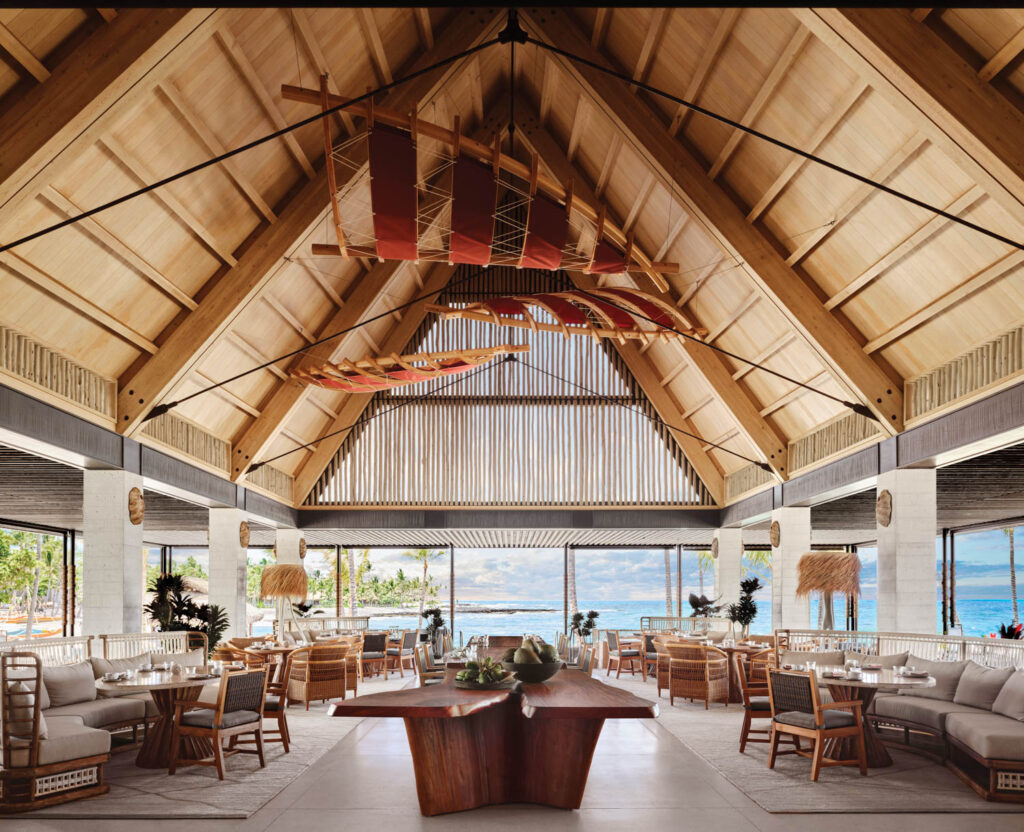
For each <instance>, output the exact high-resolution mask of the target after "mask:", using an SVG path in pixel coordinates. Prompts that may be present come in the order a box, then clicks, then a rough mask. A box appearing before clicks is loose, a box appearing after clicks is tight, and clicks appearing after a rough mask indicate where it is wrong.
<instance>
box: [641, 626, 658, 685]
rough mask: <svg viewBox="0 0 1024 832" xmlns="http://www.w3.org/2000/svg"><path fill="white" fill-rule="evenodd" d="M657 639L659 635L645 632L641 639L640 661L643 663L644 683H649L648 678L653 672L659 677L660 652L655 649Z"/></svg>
mask: <svg viewBox="0 0 1024 832" xmlns="http://www.w3.org/2000/svg"><path fill="white" fill-rule="evenodd" d="M657 637H658V634H657V633H649V632H646V631H645V632H644V633H643V634H642V635H641V638H640V654H641V655H640V659H641V661H642V662H643V668H644V672H643V677H644V682H646V681H647V676H648V674H649V673H650V672H651V671H652V670H653V671H654V675H655V676H657V675H658V651H657V650H655V649H654V640H655V639H656V638H657Z"/></svg>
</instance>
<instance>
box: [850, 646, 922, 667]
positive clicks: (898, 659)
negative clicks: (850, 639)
mask: <svg viewBox="0 0 1024 832" xmlns="http://www.w3.org/2000/svg"><path fill="white" fill-rule="evenodd" d="M845 655H846V661H848V662H860V663H861V664H862V665H863V664H880V665H882V668H883V669H884V670H892V669H893V667H896V666H897V665H901V664H906V663H907V656H909V655H910V653H907V652H904V653H892V654H890V655H888V656H869V655H868V654H867V653H858V652H857V651H856V650H847V651H846V654H845Z"/></svg>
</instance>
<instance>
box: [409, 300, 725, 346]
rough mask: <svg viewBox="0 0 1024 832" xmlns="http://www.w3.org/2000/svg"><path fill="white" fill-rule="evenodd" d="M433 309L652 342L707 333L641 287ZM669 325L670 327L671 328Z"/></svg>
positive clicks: (506, 322) (430, 306) (522, 325)
mask: <svg viewBox="0 0 1024 832" xmlns="http://www.w3.org/2000/svg"><path fill="white" fill-rule="evenodd" d="M426 309H427V311H428V312H433V313H435V314H437V315H440V316H441V317H442V318H464V319H466V320H471V321H483V322H485V323H491V324H495V325H496V326H511V327H516V328H518V329H529V330H533V331H535V332H536V331H542V332H560V333H562V334H563V335H565V336H566V337H568V336H569V335H586V336H589V337H591V338H595V339H598V338H614V339H615V340H617V341H619V342H625V340H626V339H633V340H640V341H643V342H645V343H646V342H649V341H654V340H664V339H668V338H678V337H679V336H680V334H681V333H682V334H686V335H690V336H692V337H703V336H704V335H707V330H705V329H695V328H694V327H693V325H692V324H691V323H690V321H689V320H688V319H687V318H686V316H685V315H684V314H683V313H682V312H680V311H679V310H678V309H677V308H676V307H674V306H673V305H672V304H670V303H665V302H664V301H663V300H661V299H660V298H658V297H655V296H654V295H650V294H648V293H646V292H641V291H640V290H638V289H620V288H607V289H594V290H592V291H589V292H582V291H572V292H553V293H546V294H536V295H513V296H509V297H501V298H489V299H487V300H483V301H480V302H478V303H470V304H468V305H466V306H459V307H455V306H443V305H441V304H436V303H430V304H427V306H426ZM531 309H539V310H541V311H542V312H543V313H546V314H545V315H544V318H546V319H547V320H538V319H537V318H536V317H535V316H534V315H533V314H532V313H531V311H530V310H531ZM665 327H669V328H668V329H665Z"/></svg>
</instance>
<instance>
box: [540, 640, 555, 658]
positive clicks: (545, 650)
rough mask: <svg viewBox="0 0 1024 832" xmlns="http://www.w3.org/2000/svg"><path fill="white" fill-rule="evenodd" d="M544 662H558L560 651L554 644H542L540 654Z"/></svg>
mask: <svg viewBox="0 0 1024 832" xmlns="http://www.w3.org/2000/svg"><path fill="white" fill-rule="evenodd" d="M538 655H539V656H540V658H541V661H543V662H557V661H558V653H557V652H556V651H555V647H554V645H553V644H542V645H541V646H540V653H539V654H538Z"/></svg>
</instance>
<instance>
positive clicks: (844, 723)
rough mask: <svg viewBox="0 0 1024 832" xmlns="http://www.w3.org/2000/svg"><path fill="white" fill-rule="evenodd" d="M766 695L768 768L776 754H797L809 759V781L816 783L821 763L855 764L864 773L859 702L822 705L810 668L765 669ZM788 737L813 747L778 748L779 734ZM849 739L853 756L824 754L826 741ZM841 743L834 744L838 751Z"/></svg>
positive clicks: (865, 759)
mask: <svg viewBox="0 0 1024 832" xmlns="http://www.w3.org/2000/svg"><path fill="white" fill-rule="evenodd" d="M768 696H769V699H770V702H771V707H772V736H771V746H770V749H769V752H768V768H775V758H776V757H777V756H778V755H780V754H799V755H800V756H801V757H809V758H810V760H811V780H812V781H813V782H817V780H818V773H819V772H820V771H821V767H822V766H859V768H860V773H861V775H863V776H866V775H867V773H868V765H867V756H866V754H865V752H864V721H863V719H861V713H860V708H861V703H860V702H858V701H856V700H853V701H849V702H831V703H829V706H828V707H827V708H826V707H824V706H823V705H822V704H821V700H820V699H819V697H818V683H817V679H816V678H815V675H814V671H813V670H811V671H807V672H797V671H785V670H769V671H768ZM786 735H788V736H791V737H793V738H794V740H795V743H799V738H800V737H807V738H808V739H811V740H813V741H814V748H813V749H811V750H809V751H805V750H803V749H802V748H800V747H799V745H797V747H796V748H794V749H792V750H791V751H779V741H780V740H781V739H782V737H783V736H786ZM846 738H852V739H853V740H854V745H855V748H856V750H857V757H856V759H852V758H850V759H836V758H833V757H826V756H825V743H826V741H828V740H836V739H839V740H842V739H846ZM843 745H845V743H842V742H840V743H835V744H834V748H835V749H836V750H837V751H839V750H841V748H842V746H843Z"/></svg>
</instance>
